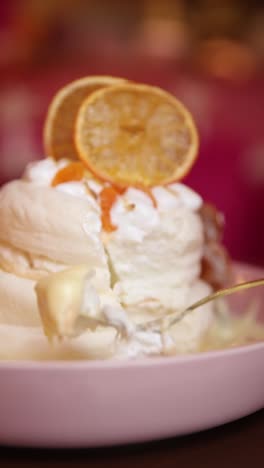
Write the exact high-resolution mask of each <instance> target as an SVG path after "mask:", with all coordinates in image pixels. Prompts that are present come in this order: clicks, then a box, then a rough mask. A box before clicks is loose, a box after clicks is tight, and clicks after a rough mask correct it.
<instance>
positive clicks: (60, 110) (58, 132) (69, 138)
mask: <svg viewBox="0 0 264 468" xmlns="http://www.w3.org/2000/svg"><path fill="white" fill-rule="evenodd" d="M122 82H125V80H123V79H121V78H113V77H110V76H88V77H85V78H81V79H80V80H76V81H73V82H72V83H69V84H68V85H66V86H65V87H63V88H62V89H61V90H60V91H59V92H58V93H57V94H56V95H55V97H54V98H53V100H52V102H51V104H50V106H49V109H48V112H47V117H46V121H45V125H44V149H45V152H46V155H47V156H52V157H53V158H54V159H61V158H68V159H78V155H77V153H76V148H75V143H74V138H73V135H74V122H75V119H76V116H77V112H78V110H79V107H80V105H81V103H82V102H83V100H84V99H85V98H87V96H89V95H90V94H91V93H93V92H94V91H96V90H98V89H100V88H104V87H106V86H112V85H115V84H120V83H122Z"/></svg>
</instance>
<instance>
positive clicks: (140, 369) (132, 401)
mask: <svg viewBox="0 0 264 468" xmlns="http://www.w3.org/2000/svg"><path fill="white" fill-rule="evenodd" d="M239 273H240V274H242V275H243V279H254V278H257V277H260V276H264V271H263V270H260V269H255V268H252V267H247V266H240V267H239ZM260 293H262V294H263V289H262V288H257V289H256V290H255V292H254V294H255V295H258V297H259V296H260ZM251 294H252V292H251ZM262 299H263V303H264V297H262ZM260 320H264V307H263V310H262V317H260ZM263 362H264V342H263V343H256V344H252V345H248V346H243V347H240V348H235V349H229V350H223V351H214V352H206V353H203V354H195V355H189V356H180V357H167V358H164V357H160V358H152V359H151V358H144V359H139V360H136V361H129V362H127V361H93V362H91V361H89V362H84V361H79V362H76V361H75V362H39V363H37V362H29V361H25V362H21V361H20V362H0V415H1V416H0V444H7V445H17V446H38V447H57V448H58V447H96V446H107V445H115V444H125V443H133V442H143V441H150V440H154V439H161V438H166V437H171V436H177V435H183V434H188V433H191V432H195V431H201V430H204V429H208V428H212V427H214V426H218V425H221V424H224V423H227V422H229V421H232V420H234V419H237V418H240V417H242V416H246V415H248V414H250V413H252V412H254V411H256V410H258V409H261V408H263V407H264V391H263V389H264V370H263Z"/></svg>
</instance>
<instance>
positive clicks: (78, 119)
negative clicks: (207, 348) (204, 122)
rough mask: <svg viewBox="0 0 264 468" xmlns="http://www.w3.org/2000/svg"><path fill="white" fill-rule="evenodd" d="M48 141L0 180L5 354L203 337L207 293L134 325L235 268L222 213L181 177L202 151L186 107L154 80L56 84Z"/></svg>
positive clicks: (163, 347)
mask: <svg viewBox="0 0 264 468" xmlns="http://www.w3.org/2000/svg"><path fill="white" fill-rule="evenodd" d="M44 143H45V150H46V154H47V156H46V157H45V158H44V159H43V160H41V161H38V162H34V163H32V164H29V165H28V167H27V168H26V169H25V172H24V174H23V175H22V177H21V179H20V180H15V181H13V182H10V183H8V184H6V185H5V186H4V187H2V188H1V190H0V216H1V230H0V291H1V308H0V341H1V347H0V358H4V359H7V358H9V359H57V358H59V359H71V358H72V359H75V358H80V359H94V358H97V359H98V358H99V359H100V358H124V357H128V358H135V357H138V356H144V355H160V354H171V353H177V352H181V353H182V352H193V351H195V350H197V349H199V345H200V343H201V341H202V340H203V337H204V336H205V334H206V332H207V331H208V328H209V327H210V326H211V324H212V321H213V320H214V310H213V305H212V304H208V305H206V306H203V307H201V308H199V309H197V310H195V311H193V312H192V314H190V315H188V316H186V317H184V318H183V319H182V320H181V321H180V322H179V323H177V324H175V325H174V326H173V327H171V328H170V329H169V330H167V329H163V328H162V326H161V327H160V329H159V330H157V329H153V328H152V327H151V326H150V327H149V329H148V327H147V326H146V327H145V328H144V330H143V329H142V330H141V329H140V327H139V325H140V324H147V323H148V322H149V323H151V321H152V320H153V319H155V318H160V317H163V316H164V317H166V316H167V315H168V314H170V313H171V312H174V314H175V315H176V316H177V313H179V314H180V313H181V312H182V310H184V309H185V308H186V307H187V306H188V305H189V304H191V303H193V302H195V301H196V300H198V299H199V298H202V297H204V296H206V295H207V294H209V293H210V292H211V291H212V290H213V289H216V288H220V287H222V286H224V285H225V284H227V283H228V281H229V280H230V262H229V260H228V255H227V253H226V251H225V249H224V247H223V246H222V244H221V237H222V228H223V217H222V215H221V214H219V213H218V212H217V211H216V210H215V208H214V207H212V206H210V205H207V204H205V203H204V201H203V200H202V198H201V197H200V195H199V194H197V193H195V192H194V191H193V190H191V189H190V188H189V187H187V186H186V185H184V184H183V183H182V182H181V180H182V178H183V177H184V176H185V175H186V174H187V173H188V171H189V170H190V169H191V166H192V165H193V163H194V161H195V159H196V156H197V152H198V136H197V131H196V127H195V124H194V122H193V120H192V117H191V116H190V114H189V112H188V111H187V110H186V109H185V108H184V106H183V105H182V104H181V103H179V102H178V101H177V100H176V99H175V98H174V97H172V96H170V95H169V94H168V93H166V92H164V91H161V90H160V89H158V88H154V87H151V86H146V85H139V84H135V83H130V82H127V81H125V80H122V79H117V78H109V77H89V78H84V79H82V80H78V81H76V82H74V83H71V84H70V85H68V86H66V87H65V88H63V90H61V91H59V93H58V94H57V95H56V96H55V98H54V100H53V101H52V103H51V106H50V108H49V110H48V114H47V119H46V123H45V132H44Z"/></svg>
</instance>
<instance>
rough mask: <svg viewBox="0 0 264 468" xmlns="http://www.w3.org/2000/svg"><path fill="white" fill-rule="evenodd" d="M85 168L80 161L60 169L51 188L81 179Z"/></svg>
mask: <svg viewBox="0 0 264 468" xmlns="http://www.w3.org/2000/svg"><path fill="white" fill-rule="evenodd" d="M85 171H86V169H85V167H84V165H83V164H82V163H81V162H80V161H76V162H72V163H69V164H68V165H67V166H65V167H63V168H62V169H60V170H59V171H58V172H57V174H56V175H55V177H54V178H53V180H52V182H51V186H52V187H56V185H59V184H63V183H65V182H76V181H80V180H82V179H83V177H84V174H85Z"/></svg>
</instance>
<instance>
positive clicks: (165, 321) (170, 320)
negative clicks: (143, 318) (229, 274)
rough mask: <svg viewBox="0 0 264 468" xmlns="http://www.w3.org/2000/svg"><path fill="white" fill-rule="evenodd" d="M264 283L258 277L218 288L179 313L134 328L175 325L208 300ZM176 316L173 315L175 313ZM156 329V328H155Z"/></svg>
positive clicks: (171, 313) (140, 329)
mask: <svg viewBox="0 0 264 468" xmlns="http://www.w3.org/2000/svg"><path fill="white" fill-rule="evenodd" d="M263 285H264V278H259V279H257V280H253V281H246V282H244V283H238V284H236V285H235V286H231V287H229V288H225V289H220V290H219V291H216V292H214V293H212V294H209V295H208V296H206V297H203V298H202V299H199V301H196V302H194V303H193V304H191V305H189V306H188V307H187V308H186V309H184V310H182V311H181V312H180V313H178V312H175V311H173V312H170V313H169V314H167V315H165V316H164V315H163V316H160V317H158V318H156V319H154V320H148V321H147V322H144V323H141V324H138V325H137V326H136V329H137V330H138V331H147V330H148V329H149V328H151V329H152V330H153V331H154V328H155V327H159V328H160V327H162V330H164V331H165V329H168V328H170V327H172V325H175V324H176V323H178V322H180V321H181V320H182V319H183V318H184V317H185V316H186V315H188V314H190V313H191V312H192V311H193V310H195V309H198V308H199V307H201V306H203V305H205V304H207V303H208V302H211V301H214V300H215V299H219V298H221V297H226V296H230V295H231V294H234V293H238V292H241V291H245V290H246V289H251V288H255V287H257V286H263ZM176 313H177V316H176V317H175V314H176ZM157 331H158V330H157Z"/></svg>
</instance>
